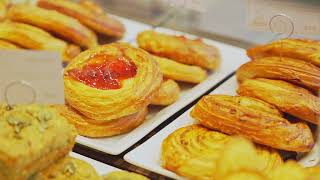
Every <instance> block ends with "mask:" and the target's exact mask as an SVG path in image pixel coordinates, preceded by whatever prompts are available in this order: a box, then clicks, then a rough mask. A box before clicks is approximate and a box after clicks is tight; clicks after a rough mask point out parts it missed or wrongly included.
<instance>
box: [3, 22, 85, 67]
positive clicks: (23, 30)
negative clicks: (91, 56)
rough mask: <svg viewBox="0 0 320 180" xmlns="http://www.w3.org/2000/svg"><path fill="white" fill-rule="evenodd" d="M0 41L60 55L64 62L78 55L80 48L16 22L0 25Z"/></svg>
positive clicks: (35, 28) (40, 30)
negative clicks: (55, 52)
mask: <svg viewBox="0 0 320 180" xmlns="http://www.w3.org/2000/svg"><path fill="white" fill-rule="evenodd" d="M0 39H4V40H6V41H9V42H12V43H15V44H17V45H19V46H21V47H24V48H27V49H36V50H49V51H57V52H59V53H61V56H62V59H63V60H64V61H70V60H71V59H72V58H74V57H75V56H76V55H77V54H79V53H80V48H79V47H78V46H75V45H68V44H67V43H66V42H64V41H62V40H60V39H57V38H55V37H53V36H51V35H50V34H49V33H47V32H46V31H43V30H42V29H39V28H37V27H34V26H30V25H28V24H23V23H16V22H9V21H6V22H2V23H0Z"/></svg>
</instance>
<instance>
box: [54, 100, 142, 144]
mask: <svg viewBox="0 0 320 180" xmlns="http://www.w3.org/2000/svg"><path fill="white" fill-rule="evenodd" d="M53 107H54V108H55V109H56V110H57V111H58V112H59V113H60V114H61V115H62V116H64V117H65V118H66V119H67V120H68V121H69V122H70V123H71V124H73V125H74V126H75V127H76V129H77V131H78V133H79V134H80V135H81V136H86V137H93V138H97V137H109V136H115V135H119V134H124V133H127V132H129V131H131V130H133V129H134V128H136V127H138V126H139V125H140V124H141V123H143V121H144V120H145V118H146V116H147V113H148V110H147V108H145V109H143V110H141V111H140V112H137V113H134V114H132V115H129V116H125V117H121V118H118V119H113V120H110V121H107V122H104V123H100V124H95V123H91V122H92V121H94V120H92V119H89V118H87V117H86V116H84V115H82V114H81V113H80V112H78V111H77V110H75V109H74V108H72V107H70V106H68V105H55V106H53Z"/></svg>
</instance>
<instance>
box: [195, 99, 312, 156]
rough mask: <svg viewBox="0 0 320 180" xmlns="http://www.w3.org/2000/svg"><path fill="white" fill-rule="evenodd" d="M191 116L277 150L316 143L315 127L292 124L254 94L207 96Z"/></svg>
mask: <svg viewBox="0 0 320 180" xmlns="http://www.w3.org/2000/svg"><path fill="white" fill-rule="evenodd" d="M268 96H269V97H271V96H274V95H270V94H269V95H268ZM297 102H299V101H297ZM191 116H192V117H193V118H194V119H196V120H198V121H199V122H200V123H201V124H202V125H204V126H206V127H208V128H210V129H214V130H219V131H221V132H223V133H226V134H231V135H241V136H244V137H246V138H248V139H250V140H252V141H254V142H256V143H259V144H263V145H267V146H270V147H273V148H277V149H282V150H287V151H297V152H308V151H310V150H311V149H312V147H313V145H314V141H313V136H312V133H311V130H310V128H309V127H308V126H307V125H306V124H305V123H290V122H289V121H288V120H286V119H284V118H282V117H281V116H279V114H277V113H274V108H270V105H266V103H263V102H262V101H260V100H256V99H254V98H250V97H241V96H240V97H239V96H235V97H233V96H226V95H208V96H204V97H203V98H202V99H201V100H200V101H199V102H198V103H197V104H196V105H195V107H194V109H193V110H192V112H191Z"/></svg>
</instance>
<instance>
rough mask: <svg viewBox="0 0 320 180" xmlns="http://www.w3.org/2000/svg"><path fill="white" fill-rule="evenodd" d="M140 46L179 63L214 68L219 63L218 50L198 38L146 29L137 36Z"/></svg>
mask: <svg viewBox="0 0 320 180" xmlns="http://www.w3.org/2000/svg"><path fill="white" fill-rule="evenodd" d="M137 42H138V45H139V47H140V48H142V49H145V50H147V51H148V52H150V53H152V54H155V55H158V56H162V57H166V58H169V59H172V60H175V61H178V62H180V63H184V64H190V65H196V66H200V67H203V68H206V69H216V68H217V67H218V66H219V64H220V52H219V50H218V49H217V48H216V47H214V46H211V45H208V44H205V43H204V42H202V41H201V40H199V39H195V40H190V39H187V38H185V37H183V36H173V35H167V34H163V33H158V32H155V31H151V30H147V31H144V32H141V33H140V34H139V35H138V37H137Z"/></svg>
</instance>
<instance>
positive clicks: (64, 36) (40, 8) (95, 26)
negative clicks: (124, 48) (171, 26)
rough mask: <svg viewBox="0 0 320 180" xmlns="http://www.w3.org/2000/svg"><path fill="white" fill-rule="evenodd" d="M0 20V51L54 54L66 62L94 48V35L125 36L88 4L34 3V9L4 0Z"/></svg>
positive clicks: (120, 27) (45, 0) (42, 0)
mask: <svg viewBox="0 0 320 180" xmlns="http://www.w3.org/2000/svg"><path fill="white" fill-rule="evenodd" d="M2 14H5V16H4V15H2ZM1 17H2V18H1ZM0 19H3V22H0V40H1V41H0V48H2V49H18V48H25V49H35V50H49V51H57V52H59V53H60V54H61V57H62V59H63V60H64V61H67V62H68V61H70V60H71V59H72V58H74V57H75V56H76V55H77V54H79V53H80V51H81V48H82V49H87V48H91V47H95V46H97V44H98V42H97V35H96V33H99V34H102V35H105V36H107V37H116V38H120V37H122V36H123V34H124V32H125V30H124V27H123V25H122V24H121V23H120V22H119V21H117V20H115V19H114V18H112V17H109V16H108V15H106V14H105V13H104V12H103V10H102V9H101V8H100V7H98V6H97V5H96V4H94V3H93V2H91V1H88V0H81V1H80V2H78V3H76V2H73V1H69V0H38V1H37V3H36V5H31V4H29V3H25V4H14V5H13V4H10V1H9V0H8V1H4V2H1V3H0Z"/></svg>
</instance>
